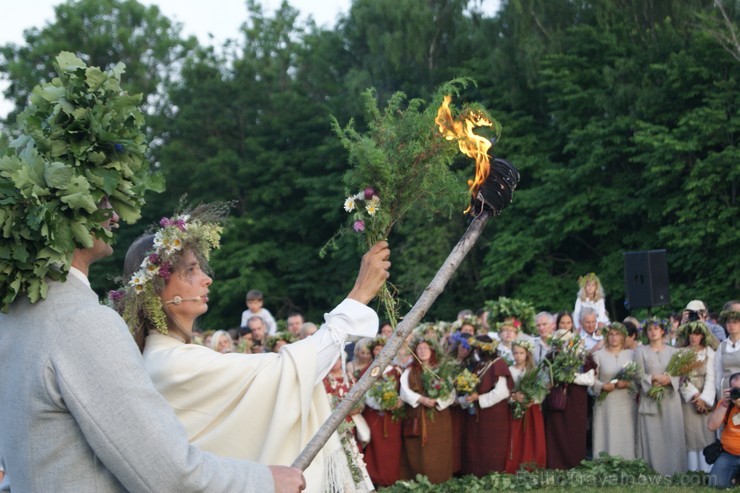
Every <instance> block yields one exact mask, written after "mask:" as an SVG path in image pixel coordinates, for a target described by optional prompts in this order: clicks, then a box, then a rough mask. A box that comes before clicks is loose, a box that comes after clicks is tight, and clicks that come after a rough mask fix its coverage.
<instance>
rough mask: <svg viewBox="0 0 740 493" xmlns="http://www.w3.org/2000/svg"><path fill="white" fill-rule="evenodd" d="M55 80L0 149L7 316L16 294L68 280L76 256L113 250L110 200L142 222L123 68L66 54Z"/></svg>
mask: <svg viewBox="0 0 740 493" xmlns="http://www.w3.org/2000/svg"><path fill="white" fill-rule="evenodd" d="M54 67H55V69H56V71H57V74H58V77H55V78H54V79H52V81H51V82H49V83H45V84H41V85H39V86H36V87H35V88H34V89H33V92H32V93H31V96H30V98H29V106H28V107H27V108H26V109H25V110H24V111H23V112H22V113H21V114H20V115H19V117H18V125H19V130H20V131H21V135H20V136H19V137H18V138H16V139H15V140H13V141H12V142H11V143H10V148H11V149H9V150H0V156H3V157H0V234H1V235H2V243H1V246H0V300H1V303H2V305H1V306H2V311H3V312H7V310H8V308H9V306H10V304H11V303H12V302H13V301H14V300H15V299H16V297H17V296H18V294H19V293H25V294H26V295H27V296H28V298H29V300H30V301H31V302H32V303H35V302H36V301H38V300H39V299H43V298H45V297H46V294H47V290H48V286H47V283H46V280H47V279H53V280H61V279H64V278H65V277H66V275H67V272H68V271H69V267H70V265H71V262H72V254H73V252H74V250H75V249H76V248H89V247H91V246H92V245H93V240H94V239H95V238H99V239H102V240H104V241H106V242H110V241H111V239H112V233H111V232H110V231H109V230H107V229H105V228H104V227H103V226H102V225H101V223H103V222H104V221H106V219H108V218H109V217H110V214H111V213H110V211H109V210H105V209H101V208H99V205H100V203H101V202H102V201H103V200H104V199H106V198H107V199H108V201H109V202H110V204H111V206H112V207H113V209H114V210H115V211H116V213H117V214H118V215H119V216H120V218H121V219H123V220H124V221H126V222H133V221H135V220H137V219H138V218H139V217H140V211H141V207H142V206H143V204H144V192H145V191H146V190H158V191H161V190H162V189H163V188H164V183H163V180H162V179H161V176H159V175H156V176H151V175H150V174H149V163H148V162H147V160H146V159H145V151H146V142H145V135H144V133H143V132H142V127H143V126H144V115H143V114H142V113H141V111H140V110H139V104H140V103H141V95H135V96H132V95H128V94H127V93H125V92H123V91H122V89H121V86H120V79H121V75H122V74H123V72H124V65H123V64H121V63H119V64H118V65H116V66H115V67H114V68H113V69H112V70H110V71H102V70H101V69H99V68H97V67H87V66H86V65H85V63H84V62H83V61H82V60H80V59H79V58H78V57H76V56H75V55H74V54H72V53H68V52H62V53H61V54H59V55H58V56H57V57H56V59H55V61H54Z"/></svg>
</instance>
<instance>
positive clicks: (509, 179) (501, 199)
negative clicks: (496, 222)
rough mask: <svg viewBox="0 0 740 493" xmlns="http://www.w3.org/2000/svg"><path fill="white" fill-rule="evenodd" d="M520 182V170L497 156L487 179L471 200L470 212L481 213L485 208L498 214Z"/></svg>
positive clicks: (509, 200) (507, 203) (509, 201)
mask: <svg viewBox="0 0 740 493" xmlns="http://www.w3.org/2000/svg"><path fill="white" fill-rule="evenodd" d="M518 183H519V171H517V169H516V168H515V167H514V165H513V164H511V163H510V162H509V161H507V160H506V159H501V158H495V159H494V160H493V162H492V163H491V167H490V171H489V173H488V176H487V177H486V179H485V181H483V183H482V184H481V185H480V187H479V188H478V192H477V194H476V195H475V197H473V198H472V199H471V200H470V212H471V214H473V215H476V216H477V215H479V214H480V213H481V212H483V210H484V209H488V210H490V211H491V212H493V214H494V215H498V214H499V213H500V212H501V211H502V210H504V209H505V208H506V207H507V206H508V205H509V204H510V203H511V200H512V198H513V196H514V189H515V188H516V186H517V184H518Z"/></svg>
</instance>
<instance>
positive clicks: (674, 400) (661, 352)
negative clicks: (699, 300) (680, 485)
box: [635, 319, 686, 475]
mask: <svg viewBox="0 0 740 493" xmlns="http://www.w3.org/2000/svg"><path fill="white" fill-rule="evenodd" d="M665 332H666V328H665V322H664V321H661V320H657V319H650V320H648V321H647V322H646V324H645V333H646V334H647V339H648V344H647V345H643V346H640V347H639V348H637V350H636V351H635V361H637V364H638V365H639V367H640V375H641V379H640V405H639V407H638V414H637V455H638V457H641V458H643V459H645V461H646V462H647V463H648V465H649V466H650V467H651V468H653V469H654V470H655V471H657V472H658V473H660V474H667V475H672V474H674V473H677V472H678V473H683V472H685V471H686V439H685V437H684V434H683V433H681V430H683V429H684V426H683V411H682V410H681V397H680V396H679V393H678V387H679V377H677V376H671V375H669V374H668V373H667V372H666V369H667V368H668V365H669V362H670V361H671V358H672V357H673V355H674V353H676V352H677V351H678V349H676V348H674V347H672V346H668V345H666V344H665V342H664V341H663V336H664V335H665Z"/></svg>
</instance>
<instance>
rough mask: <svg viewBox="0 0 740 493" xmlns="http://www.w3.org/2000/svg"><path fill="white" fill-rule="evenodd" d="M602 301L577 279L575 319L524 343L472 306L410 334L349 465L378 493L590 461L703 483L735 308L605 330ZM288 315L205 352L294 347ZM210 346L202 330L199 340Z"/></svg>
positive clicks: (376, 394)
mask: <svg viewBox="0 0 740 493" xmlns="http://www.w3.org/2000/svg"><path fill="white" fill-rule="evenodd" d="M603 296H604V294H603V290H602V288H601V285H600V282H599V279H598V277H597V276H595V275H594V274H588V275H587V276H584V277H582V278H581V279H580V290H579V293H578V295H577V301H576V304H575V307H574V310H573V312H568V311H561V312H557V313H550V312H546V311H542V312H540V313H538V314H537V315H536V317H535V327H536V334H528V333H527V332H525V331H523V330H521V328H522V323H521V322H520V321H519V320H517V318H516V317H507V318H504V319H502V320H499V321H496V320H490V319H489V318H490V317H489V314H488V313H487V312H486V311H484V310H479V311H478V313H477V314H475V315H474V314H473V313H472V312H471V311H469V310H464V311H461V312H460V314H459V315H458V319H457V320H456V321H455V322H453V323H441V322H440V323H435V324H423V325H421V326H420V327H418V328H417V329H416V330H415V331H414V333H413V334H412V335H411V336H409V339H408V340H407V344H406V345H404V346H403V347H402V350H401V351H400V352H399V354H398V355H397V356H396V358H395V359H394V360H393V362H392V364H390V365H388V366H387V367H386V368H385V370H384V372H383V375H382V377H381V378H380V380H379V381H378V383H376V384H375V387H374V388H373V389H371V391H370V392H369V393H368V395H367V396H366V397H365V400H364V401H363V402H362V403H361V405H360V406H358V407H356V408H355V409H354V410H353V412H352V415H351V416H350V417H348V418H347V419H348V423H350V428H351V427H354V428H355V435H356V436H355V442H354V443H353V444H352V449H351V450H349V449H348V451H347V456H348V457H349V458H350V460H353V461H355V462H357V463H359V464H358V466H359V469H360V470H362V471H366V473H367V476H369V478H370V479H371V480H372V483H373V484H374V485H376V486H388V485H391V484H393V483H395V482H396V481H398V480H400V479H408V478H413V477H415V476H416V474H424V475H426V476H427V477H428V478H429V479H430V481H432V482H433V483H440V482H444V481H446V480H448V479H450V478H452V477H453V476H456V475H464V474H474V475H478V476H482V475H485V474H488V473H490V472H507V473H515V472H516V471H517V470H518V469H519V468H520V467H529V468H531V467H541V468H550V469H570V468H573V467H576V466H578V465H579V464H580V463H581V461H582V460H584V459H586V458H589V457H598V456H599V455H600V454H601V453H606V454H608V455H612V456H619V457H622V458H624V459H627V460H629V459H635V458H643V459H645V460H646V461H647V463H648V465H649V466H650V467H651V468H653V469H654V470H655V471H656V472H658V473H661V474H668V475H671V474H674V473H682V472H686V471H703V472H705V473H710V472H711V465H710V464H708V463H707V462H706V460H705V459H704V456H703V454H702V450H703V449H704V447H706V446H707V445H709V444H711V443H712V442H713V441H714V440H715V438H716V434H715V432H714V431H710V428H709V426H708V420H709V417H710V414H711V412H712V410H713V409H715V407H716V405H717V403H718V402H722V400H723V399H724V398H725V397H726V396H727V393H728V391H729V380H730V376H731V375H732V374H734V373H735V372H737V371H740V360H738V361H736V357H735V355H736V354H740V351H738V352H736V351H735V346H734V344H735V342H737V341H740V302H736V301H731V302H728V303H727V304H726V305H725V307H724V310H723V311H722V315H721V317H720V319H721V320H720V321H721V323H717V321H716V320H715V317H716V316H714V315H712V314H710V313H709V312H708V311H707V309H706V306H705V304H704V303H703V302H702V301H700V300H693V301H691V302H689V303H688V304H687V305H686V308H685V309H684V310H683V312H682V313H678V314H672V315H671V316H670V317H668V319H666V320H660V319H657V318H655V317H653V318H650V319H648V320H644V321H642V322H640V321H638V320H636V319H634V318H633V317H628V318H627V319H625V320H624V321H623V322H621V323H620V322H612V321H610V320H609V318H608V315H607V313H606V310H605V308H604V299H603ZM247 298H248V304H249V306H250V310H251V311H252V312H253V313H252V314H251V315H250V316H252V317H260V316H261V315H260V314H259V313H254V312H262V313H267V314H269V311H267V310H266V309H265V308H264V307H263V306H262V305H263V297H262V293H260V292H258V291H254V290H253V291H250V294H249V295H248V297H247ZM255 300H256V302H255ZM576 313H577V314H578V315H577V316H576V315H575V314H576ZM245 314H247V312H245ZM245 316H246V315H245ZM290 318H293V319H294V322H293V323H292V324H291V323H290V322H289V321H288V323H287V324H285V323H283V322H281V323H280V324H279V325H280V326H287V329H286V330H283V331H281V330H276V332H275V334H274V335H273V336H271V337H272V342H270V343H262V342H260V338H262V337H263V334H264V332H265V331H264V330H257V331H255V330H251V331H250V330H249V328H248V327H247V328H246V330H245V328H244V327H242V328H241V329H240V330H235V329H232V331H231V332H232V333H234V335H235V336H236V337H237V339H236V340H235V341H233V342H232V341H231V340H230V339H229V346H228V347H222V346H221V345H220V344H218V343H216V342H213V340H214V339H213V338H216V337H217V336H218V333H216V334H214V335H213V336H212V339H211V342H210V345H211V347H212V348H214V349H216V350H219V349H218V348H219V347H220V348H221V349H220V350H221V351H222V352H231V351H237V352H239V351H241V352H248V353H254V352H262V351H279V347H280V345H279V344H277V343H278V342H280V343H291V342H292V341H294V340H300V339H302V338H304V336H303V335H301V334H300V327H301V326H302V325H305V324H304V321H303V317H302V316H301V315H300V314H297V313H294V314H291V316H290V317H289V319H290ZM243 320H247V318H245V317H243ZM259 325H262V326H264V325H266V324H265V323H262V324H259ZM291 326H292V327H293V328H291ZM392 334H393V328H392V327H391V326H390V323H388V322H383V323H382V324H381V330H380V331H379V334H378V336H377V337H375V338H364V339H360V340H359V341H357V342H356V343H353V344H351V345H349V346H348V348H349V351H348V352H345V354H344V356H343V358H342V360H339V361H337V363H336V365H335V367H334V368H333V370H332V372H331V374H330V375H329V376H327V377H326V379H325V380H324V383H325V386H326V389H327V392H328V393H329V394H332V395H335V396H338V397H341V396H342V395H344V393H346V391H348V390H349V388H351V386H352V385H353V384H354V383H355V382H356V381H357V380H358V379H359V378H360V377H361V376H362V375H363V374H364V373H365V371H366V370H367V369H368V368H369V367H370V366H371V364H372V362H373V360H374V358H375V357H376V356H377V355H378V354H379V352H380V350H381V349H382V347H383V346H384V344H385V342H386V341H387V340H388V338H389V337H391V336H392ZM240 335H241V337H239V336H240ZM245 335H246V336H247V338H246V339H245V338H244V336H245ZM255 335H257V337H256V338H255ZM209 336H210V333H209V332H205V333H203V334H202V337H203V340H204V342H205V343H206V344H208V339H209ZM223 336H225V337H226V338H228V333H226V332H224V333H223ZM264 337H265V340H269V339H270V336H264ZM738 347H739V348H740V345H738ZM682 348H686V349H682ZM686 351H691V352H692V353H695V356H692V357H691V358H692V361H693V363H691V365H690V368H689V370H690V371H684V373H683V374H679V373H677V372H676V370H675V369H671V365H673V366H675V363H672V358H673V359H676V357H675V355H676V354H677V353H681V354H683V353H685V352H686ZM337 382H341V385H339V387H337ZM738 383H739V384H740V382H738ZM337 388H340V389H341V395H338V394H337V392H336V389H337ZM676 430H684V433H677V432H676ZM357 451H360V452H361V454H358V453H357ZM350 452H351V453H350Z"/></svg>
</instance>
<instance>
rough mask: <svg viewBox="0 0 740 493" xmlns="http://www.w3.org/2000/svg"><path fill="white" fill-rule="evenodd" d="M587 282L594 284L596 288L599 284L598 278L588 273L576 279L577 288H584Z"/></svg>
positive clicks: (594, 274) (592, 273) (593, 273)
mask: <svg viewBox="0 0 740 493" xmlns="http://www.w3.org/2000/svg"><path fill="white" fill-rule="evenodd" d="M589 281H593V282H595V283H596V285H597V286H598V285H600V284H601V281H600V280H599V276H597V275H596V273H595V272H589V273H588V274H586V275H583V276H581V277H579V278H578V287H581V288H585V287H586V284H588V282H589Z"/></svg>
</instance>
